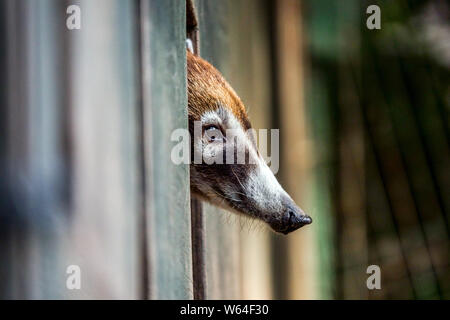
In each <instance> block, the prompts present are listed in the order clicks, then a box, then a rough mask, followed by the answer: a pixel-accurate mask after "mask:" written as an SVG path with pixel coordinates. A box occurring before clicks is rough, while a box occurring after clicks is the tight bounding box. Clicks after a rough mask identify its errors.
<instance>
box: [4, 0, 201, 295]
mask: <svg viewBox="0 0 450 320" xmlns="http://www.w3.org/2000/svg"><path fill="white" fill-rule="evenodd" d="M76 4H78V5H79V6H80V7H81V12H82V23H81V30H73V31H69V30H67V28H66V18H67V15H66V6H67V5H68V4H67V3H66V2H63V1H56V0H53V1H52V0H48V1H39V2H37V1H2V2H0V6H1V9H2V10H1V14H2V19H1V24H2V26H3V27H4V28H2V33H1V34H0V45H1V46H2V48H4V49H5V50H2V56H1V64H2V70H5V72H4V73H3V74H2V75H1V76H0V78H1V83H2V84H4V86H3V87H4V88H6V89H7V90H5V91H3V90H2V94H1V96H0V99H1V102H2V103H1V104H0V108H1V109H0V110H1V112H2V120H1V121H2V128H4V129H3V130H4V134H2V135H1V137H0V147H1V148H0V161H1V172H0V174H1V176H2V179H1V188H0V192H1V202H0V219H1V222H2V223H1V224H0V227H1V233H0V237H1V241H0V246H1V248H0V261H2V262H1V264H0V277H1V279H0V280H1V282H2V287H1V289H0V295H1V297H5V298H113V299H114V298H125V299H130V298H167V299H170V298H192V275H191V239H190V216H189V173H188V167H187V166H175V165H174V164H172V162H171V160H170V151H171V147H172V145H173V143H172V142H171V140H170V135H171V133H172V130H173V129H175V128H187V113H186V102H187V97H186V73H185V44H184V36H185V20H184V19H185V11H184V5H180V3H179V2H178V1H164V2H160V1H141V2H137V1H109V0H100V1H87V0H85V1H76ZM139 7H140V10H141V11H139V10H138V9H139ZM139 12H140V13H141V14H142V15H140V14H139ZM141 19H142V20H141ZM141 27H142V29H141ZM142 40H145V41H144V42H141V41H142ZM142 43H144V44H145V47H144V46H143V44H142ZM141 44H142V45H141ZM3 115H4V117H3ZM3 177H4V179H3ZM146 244H147V245H146ZM73 264H74V265H78V266H80V268H81V275H82V277H81V279H82V282H81V290H68V289H67V288H66V277H67V274H66V268H67V266H68V265H73Z"/></svg>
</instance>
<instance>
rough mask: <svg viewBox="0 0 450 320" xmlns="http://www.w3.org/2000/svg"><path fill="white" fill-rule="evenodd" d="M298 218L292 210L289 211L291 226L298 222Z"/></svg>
mask: <svg viewBox="0 0 450 320" xmlns="http://www.w3.org/2000/svg"><path fill="white" fill-rule="evenodd" d="M297 220H298V219H297V217H296V216H295V212H294V211H292V210H289V225H293V224H295V223H296V221H297Z"/></svg>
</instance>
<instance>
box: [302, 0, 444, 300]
mask: <svg viewBox="0 0 450 320" xmlns="http://www.w3.org/2000/svg"><path fill="white" fill-rule="evenodd" d="M303 4H304V10H303V13H304V19H305V32H306V36H307V43H306V44H305V45H306V48H307V51H309V57H308V59H310V66H309V74H308V75H307V77H306V81H307V86H308V88H307V93H308V96H307V99H308V102H307V107H308V109H307V110H308V112H309V120H310V121H311V124H312V128H313V129H312V130H313V133H314V136H315V137H316V138H317V139H319V140H320V141H322V142H323V144H321V146H315V149H316V152H317V153H318V158H319V159H320V160H319V161H320V162H321V163H322V166H321V168H322V169H320V170H319V172H318V173H317V174H318V175H319V177H320V178H319V179H320V180H321V182H322V186H323V188H325V189H328V190H329V191H330V194H331V197H330V200H329V201H330V202H331V207H332V208H333V209H332V211H333V216H334V219H333V221H331V222H329V224H330V228H332V229H333V230H334V232H333V234H334V236H332V238H331V239H325V240H324V237H325V238H326V237H327V234H326V233H325V232H323V233H322V235H321V237H320V238H321V239H319V241H322V245H321V246H320V248H321V250H322V252H321V255H322V257H326V256H327V255H328V254H329V255H331V256H333V261H334V263H333V265H334V268H335V272H334V276H333V277H334V278H335V279H334V281H333V283H334V284H333V285H332V286H330V287H327V288H325V291H324V292H323V294H324V296H327V295H328V294H329V295H330V297H334V298H364V297H365V296H366V295H367V291H366V289H365V288H362V287H361V286H360V285H358V283H360V282H359V281H361V280H362V279H359V278H358V277H355V275H358V274H359V275H365V270H366V268H367V261H368V262H369V265H371V264H375V265H379V266H380V268H381V272H382V290H369V298H372V299H377V298H385V299H391V298H395V299H414V298H416V299H428V298H444V299H448V298H450V266H449V234H450V232H449V210H450V197H449V190H450V168H449V165H450V154H449V142H450V138H449V116H448V114H449V113H448V112H449V99H450V88H449V83H450V82H449V76H450V73H449V68H450V56H449V54H450V48H449V43H450V41H449V40H450V31H449V30H450V25H449V21H450V15H449V4H448V3H447V2H445V1H406V0H398V1H356V0H355V1H353V0H350V1H347V0H346V1H345V5H344V1H338V0H333V1H329V0H311V1H304V2H303ZM371 4H377V5H378V6H379V7H380V8H381V30H369V29H368V28H367V27H366V25H365V20H364V18H363V19H361V16H362V15H361V14H362V13H364V12H365V9H366V8H367V6H369V5H371ZM368 16H369V14H367V17H368ZM327 243H331V244H332V246H331V247H327V245H326V244H327ZM328 271H329V270H328V269H327V267H326V266H322V270H321V272H322V275H323V277H324V278H326V279H330V275H329V274H328Z"/></svg>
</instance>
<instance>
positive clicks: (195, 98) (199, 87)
mask: <svg viewBox="0 0 450 320" xmlns="http://www.w3.org/2000/svg"><path fill="white" fill-rule="evenodd" d="M187 79H188V101H189V119H190V120H191V121H196V120H200V117H201V115H202V114H203V113H205V112H206V111H210V110H211V111H213V110H216V109H217V108H218V107H219V106H222V107H225V108H229V109H230V110H231V111H232V112H233V114H234V115H235V116H236V118H237V119H239V121H240V122H241V124H242V126H243V128H244V129H245V130H248V129H250V128H251V125H250V122H249V120H248V116H247V112H246V111H245V107H244V104H243V103H242V101H241V99H239V97H238V95H237V94H236V92H235V91H234V90H233V88H231V86H230V85H229V84H228V83H227V82H226V80H225V79H224V78H223V76H222V75H221V74H220V72H219V71H218V70H217V69H216V68H214V67H213V66H212V65H211V64H209V63H208V62H207V61H205V60H203V59H202V58H200V57H198V56H196V55H194V54H193V53H191V52H190V51H189V50H187Z"/></svg>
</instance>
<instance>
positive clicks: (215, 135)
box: [204, 125, 223, 142]
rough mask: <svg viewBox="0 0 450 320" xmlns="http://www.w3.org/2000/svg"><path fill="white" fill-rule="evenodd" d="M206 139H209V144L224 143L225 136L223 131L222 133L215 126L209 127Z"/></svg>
mask: <svg viewBox="0 0 450 320" xmlns="http://www.w3.org/2000/svg"><path fill="white" fill-rule="evenodd" d="M204 134H205V137H206V139H208V141H209V142H214V141H222V140H223V134H222V131H220V129H219V128H217V127H216V126H214V125H210V126H207V127H206V128H205V133H204Z"/></svg>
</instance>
